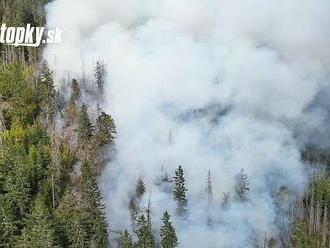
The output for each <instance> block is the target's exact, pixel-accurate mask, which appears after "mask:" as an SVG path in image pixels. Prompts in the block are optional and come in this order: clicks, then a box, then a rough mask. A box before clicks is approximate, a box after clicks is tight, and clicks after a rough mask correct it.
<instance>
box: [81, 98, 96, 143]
mask: <svg viewBox="0 0 330 248" xmlns="http://www.w3.org/2000/svg"><path fill="white" fill-rule="evenodd" d="M92 134H93V126H92V123H91V121H90V119H89V117H88V113H87V107H86V105H85V104H83V105H82V106H81V109H80V112H79V126H78V144H79V146H80V147H82V148H84V147H86V146H87V144H88V142H89V140H90V138H91V137H92Z"/></svg>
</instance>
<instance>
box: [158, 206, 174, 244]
mask: <svg viewBox="0 0 330 248" xmlns="http://www.w3.org/2000/svg"><path fill="white" fill-rule="evenodd" d="M162 220H163V225H162V226H161V228H160V238H161V241H160V243H161V246H162V247H163V248H175V247H177V246H178V238H177V236H176V233H175V229H174V227H173V225H172V223H171V221H170V215H169V213H168V212H167V211H165V212H164V214H163V218H162Z"/></svg>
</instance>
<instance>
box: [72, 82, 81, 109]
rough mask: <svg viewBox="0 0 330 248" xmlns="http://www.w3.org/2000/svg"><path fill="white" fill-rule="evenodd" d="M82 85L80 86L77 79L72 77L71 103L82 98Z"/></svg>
mask: <svg viewBox="0 0 330 248" xmlns="http://www.w3.org/2000/svg"><path fill="white" fill-rule="evenodd" d="M80 95H81V92H80V87H79V83H78V81H77V80H76V79H72V81H71V100H70V102H71V104H74V103H75V102H77V101H78V100H79V99H80Z"/></svg>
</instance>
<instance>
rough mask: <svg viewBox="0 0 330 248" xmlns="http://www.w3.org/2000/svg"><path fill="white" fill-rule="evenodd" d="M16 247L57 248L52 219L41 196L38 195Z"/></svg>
mask: <svg viewBox="0 0 330 248" xmlns="http://www.w3.org/2000/svg"><path fill="white" fill-rule="evenodd" d="M16 247H24V248H25V247H26V248H28V247H35V248H54V247H58V245H57V242H56V236H55V229H54V223H53V219H52V217H51V214H50V210H49V207H48V206H47V205H46V204H45V199H44V197H43V196H42V195H40V194H39V195H38V196H37V198H36V200H35V201H34V206H33V209H32V213H31V216H30V218H29V219H28V221H27V225H26V227H25V228H24V230H23V233H22V236H21V238H20V239H19V240H18V242H17V246H16Z"/></svg>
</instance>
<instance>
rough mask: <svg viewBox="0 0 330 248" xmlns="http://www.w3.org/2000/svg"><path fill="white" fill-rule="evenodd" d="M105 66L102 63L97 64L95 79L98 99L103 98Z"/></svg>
mask: <svg viewBox="0 0 330 248" xmlns="http://www.w3.org/2000/svg"><path fill="white" fill-rule="evenodd" d="M105 76H106V74H105V66H104V64H102V63H101V62H100V61H97V62H96V66H95V70H94V79H95V84H96V87H97V95H98V97H102V94H103V91H104V82H105Z"/></svg>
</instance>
